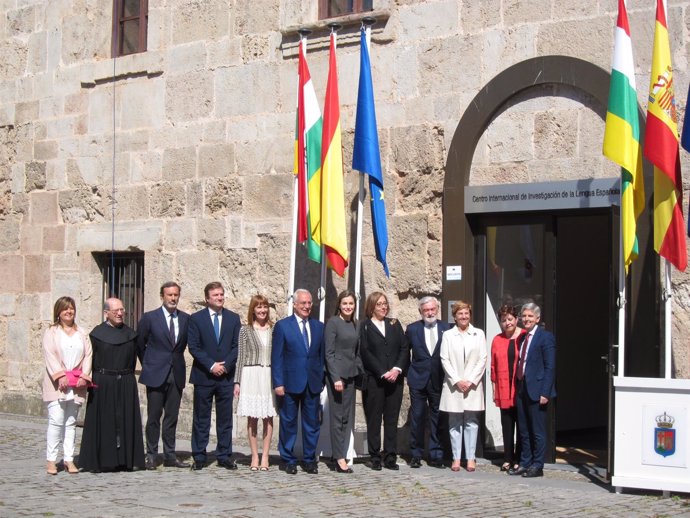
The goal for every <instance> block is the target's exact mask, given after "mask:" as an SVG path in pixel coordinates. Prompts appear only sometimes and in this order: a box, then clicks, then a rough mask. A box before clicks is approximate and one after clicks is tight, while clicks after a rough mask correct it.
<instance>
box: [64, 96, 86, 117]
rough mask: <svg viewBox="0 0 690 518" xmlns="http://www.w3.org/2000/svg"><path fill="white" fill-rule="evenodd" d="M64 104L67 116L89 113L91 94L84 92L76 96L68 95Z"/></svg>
mask: <svg viewBox="0 0 690 518" xmlns="http://www.w3.org/2000/svg"><path fill="white" fill-rule="evenodd" d="M64 103H65V105H64V109H65V114H77V113H78V114H83V113H87V112H88V108H89V94H88V93H86V92H83V91H82V92H79V93H76V94H71V95H67V96H66V97H65V101H64Z"/></svg>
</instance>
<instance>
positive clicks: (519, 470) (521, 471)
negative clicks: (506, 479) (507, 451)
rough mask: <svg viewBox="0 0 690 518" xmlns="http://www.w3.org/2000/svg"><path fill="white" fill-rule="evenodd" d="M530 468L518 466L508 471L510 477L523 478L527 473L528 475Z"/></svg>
mask: <svg viewBox="0 0 690 518" xmlns="http://www.w3.org/2000/svg"><path fill="white" fill-rule="evenodd" d="M527 469H528V468H523V467H522V466H518V467H517V468H510V469H509V470H508V475H515V476H522V475H524V474H525V473H527Z"/></svg>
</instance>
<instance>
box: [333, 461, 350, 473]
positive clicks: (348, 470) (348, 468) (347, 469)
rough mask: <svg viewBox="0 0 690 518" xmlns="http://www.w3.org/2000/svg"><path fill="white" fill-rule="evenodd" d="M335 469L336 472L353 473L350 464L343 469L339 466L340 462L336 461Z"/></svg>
mask: <svg viewBox="0 0 690 518" xmlns="http://www.w3.org/2000/svg"><path fill="white" fill-rule="evenodd" d="M335 470H336V471H337V472H338V473H354V471H352V468H351V467H350V466H348V467H347V468H346V469H343V468H341V467H340V464H337V463H336V465H335Z"/></svg>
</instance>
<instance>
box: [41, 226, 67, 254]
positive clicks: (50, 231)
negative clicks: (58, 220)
mask: <svg viewBox="0 0 690 518" xmlns="http://www.w3.org/2000/svg"><path fill="white" fill-rule="evenodd" d="M64 250H65V226H64V225H55V226H51V227H45V228H44V229H43V251H45V252H62V251H64Z"/></svg>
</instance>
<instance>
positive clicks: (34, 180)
mask: <svg viewBox="0 0 690 518" xmlns="http://www.w3.org/2000/svg"><path fill="white" fill-rule="evenodd" d="M24 174H25V177H26V179H25V181H24V189H25V190H26V192H31V191H34V190H38V189H45V187H46V163H45V162H36V161H34V162H27V163H25V164H24Z"/></svg>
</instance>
